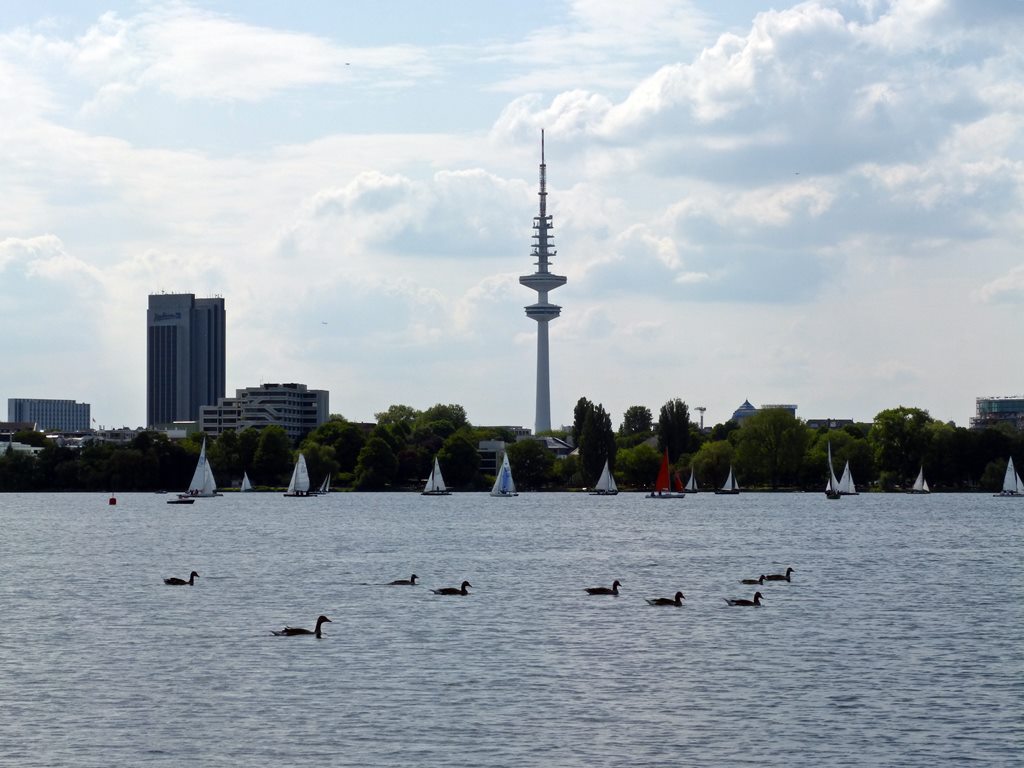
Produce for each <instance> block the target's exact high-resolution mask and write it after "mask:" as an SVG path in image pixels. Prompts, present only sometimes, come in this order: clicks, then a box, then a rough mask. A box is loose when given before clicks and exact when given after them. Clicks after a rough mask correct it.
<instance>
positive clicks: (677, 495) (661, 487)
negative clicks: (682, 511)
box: [647, 449, 686, 499]
mask: <svg viewBox="0 0 1024 768" xmlns="http://www.w3.org/2000/svg"><path fill="white" fill-rule="evenodd" d="M647 498H648V499H685V498H686V492H685V491H683V484H682V483H681V482H680V481H679V476H678V475H676V476H674V477H670V475H669V469H668V449H666V450H665V453H664V454H663V455H662V457H661V468H660V469H659V470H658V477H657V479H656V480H655V481H654V490H653V491H651V492H650V494H648V496H647Z"/></svg>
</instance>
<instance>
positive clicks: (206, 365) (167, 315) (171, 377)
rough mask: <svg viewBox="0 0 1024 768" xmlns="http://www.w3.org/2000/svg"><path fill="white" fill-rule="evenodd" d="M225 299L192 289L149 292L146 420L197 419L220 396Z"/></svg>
mask: <svg viewBox="0 0 1024 768" xmlns="http://www.w3.org/2000/svg"><path fill="white" fill-rule="evenodd" d="M225 318H226V315H225V311H224V299H221V298H214V299H197V298H196V297H195V296H194V295H193V294H190V293H169V294H164V293H162V294H156V295H152V296H150V297H149V309H148V311H147V313H146V326H147V340H146V424H147V425H148V426H151V427H152V426H162V425H167V424H170V423H172V422H175V421H197V420H198V419H199V409H200V408H201V407H202V406H204V405H212V404H214V403H216V402H217V399H218V398H221V397H224V389H225V366H224V359H225Z"/></svg>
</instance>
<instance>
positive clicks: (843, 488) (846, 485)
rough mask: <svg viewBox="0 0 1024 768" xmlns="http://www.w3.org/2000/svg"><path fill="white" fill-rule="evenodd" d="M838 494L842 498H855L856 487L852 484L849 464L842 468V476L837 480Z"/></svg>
mask: <svg viewBox="0 0 1024 768" xmlns="http://www.w3.org/2000/svg"><path fill="white" fill-rule="evenodd" d="M839 492H840V493H841V494H843V496H856V495H857V486H856V485H854V484H853V473H852V472H851V471H850V462H846V466H845V467H843V476H842V478H840V480H839Z"/></svg>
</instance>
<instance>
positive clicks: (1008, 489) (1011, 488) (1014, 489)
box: [1003, 456, 1024, 495]
mask: <svg viewBox="0 0 1024 768" xmlns="http://www.w3.org/2000/svg"><path fill="white" fill-rule="evenodd" d="M1003 493H1004V494H1007V495H1016V494H1019V493H1024V487H1022V486H1021V482H1020V475H1018V474H1017V470H1015V469H1014V468H1013V456H1011V457H1010V460H1009V461H1008V462H1007V463H1006V474H1005V475H1003Z"/></svg>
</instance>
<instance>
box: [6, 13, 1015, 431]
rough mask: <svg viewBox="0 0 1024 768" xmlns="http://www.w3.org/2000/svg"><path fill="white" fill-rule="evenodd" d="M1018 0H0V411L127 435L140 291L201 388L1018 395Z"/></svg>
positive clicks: (696, 402) (139, 390)
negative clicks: (162, 295) (190, 322)
mask: <svg viewBox="0 0 1024 768" xmlns="http://www.w3.org/2000/svg"><path fill="white" fill-rule="evenodd" d="M1021 39H1024V2H1022V1H1021V0H957V1H954V0H914V1H912V2H911V1H907V0H888V1H887V0H810V1H809V2H802V3H787V2H785V0H783V2H780V3H776V4H771V3H767V2H754V1H753V0H732V1H731V2H728V3H722V2H720V0H693V1H692V2H687V1H686V0H674V1H669V0H632V2H631V3H630V4H629V13H624V12H623V6H622V3H621V2H620V1H619V0H563V1H562V2H559V1H557V0H544V2H539V1H537V2H535V1H533V0H519V2H516V3H480V2H470V1H469V0H446V2H443V3H424V2H420V1H419V0H394V1H390V2H379V3H366V2H355V1H354V0H351V1H350V0H338V1H337V2H333V1H328V0H323V1H317V0H309V1H307V2H303V3H298V4H285V3H279V2H276V1H275V2H272V1H271V0H244V1H243V0H237V1H235V0H209V1H208V2H163V1H161V0H151V1H146V2H126V1H118V0H107V1H103V0H73V1H71V0H68V2H58V1H56V0H49V1H47V0H43V1H42V2H35V3H24V2H12V1H11V0H0V115H2V118H0V327H2V329H3V331H2V334H0V339H2V341H0V350H2V353H3V361H4V365H3V369H4V370H3V374H2V375H0V403H5V402H6V399H7V398H11V397H41V398H57V399H72V400H78V401H79V402H88V403H90V404H91V406H92V415H93V417H94V418H95V419H96V421H97V423H98V424H100V425H104V426H108V427H112V426H113V427H116V426H129V427H134V426H142V425H143V424H144V421H145V413H146V394H145V391H146V389H145V387H146V365H145V362H146V307H147V301H148V298H147V297H148V296H149V294H153V293H159V292H161V291H164V292H168V293H171V292H179V293H194V294H196V295H197V296H200V297H205V296H223V297H224V299H225V304H226V308H227V350H228V351H227V388H228V391H227V394H228V395H232V394H233V393H234V390H235V389H237V388H242V387H249V386H258V385H259V384H260V383H264V382H300V383H303V384H306V385H307V386H309V387H310V388H315V389H327V390H329V391H330V406H331V412H332V413H340V414H342V415H344V416H345V417H346V418H348V419H350V420H354V421H370V420H372V419H373V416H374V414H375V413H377V412H380V411H383V410H386V409H387V407H388V406H389V405H392V404H397V403H401V404H406V405H410V406H413V407H415V408H427V407H429V406H431V405H433V404H435V403H458V404H461V405H463V406H464V407H465V408H466V411H467V414H468V416H469V419H470V420H471V421H472V422H473V423H474V424H479V425H492V424H505V425H523V426H527V427H532V426H533V423H534V408H535V402H534V401H535V373H536V324H535V322H534V321H532V320H530V319H528V318H527V317H526V316H525V314H524V312H523V308H524V307H525V306H526V305H527V304H531V303H533V302H534V301H535V300H536V294H535V293H533V292H532V291H530V290H528V289H527V288H525V287H523V286H521V285H519V282H518V278H519V276H520V275H525V274H529V273H531V272H533V271H534V269H535V267H534V264H533V262H534V259H533V258H532V257H531V245H532V240H531V235H532V225H533V217H534V216H535V215H537V206H538V197H537V185H538V165H539V162H540V133H541V130H544V131H545V137H546V161H547V178H548V212H549V213H550V214H552V215H553V217H554V242H555V247H556V249H557V255H556V256H555V257H554V259H553V260H552V263H551V268H552V271H554V272H556V273H558V274H561V275H565V276H567V278H568V283H567V284H566V285H565V286H563V287H561V288H559V289H558V290H557V291H555V292H552V293H551V295H550V300H551V301H552V302H554V303H556V304H559V305H560V306H562V314H561V317H560V318H558V319H557V320H555V321H553V322H551V324H550V337H551V341H550V346H551V418H552V423H553V424H555V425H557V424H569V423H571V422H572V413H573V406H574V405H575V403H576V401H577V400H578V399H579V398H580V397H587V398H588V399H590V400H591V401H593V402H595V403H601V404H602V405H603V406H604V407H605V409H606V410H607V411H608V412H609V413H610V414H611V415H612V419H613V422H614V423H615V424H616V425H617V424H618V423H619V421H620V420H621V417H622V414H623V412H624V411H625V410H626V409H627V408H629V407H630V406H633V405H646V406H647V407H649V408H651V410H652V411H653V412H654V413H655V416H656V415H657V412H658V409H659V408H660V407H661V405H662V404H664V403H665V402H666V401H668V400H670V399H672V398H677V397H678V398H681V399H683V400H684V401H686V403H687V404H688V405H689V406H690V408H691V412H693V410H694V409H696V408H697V407H703V408H706V409H707V410H706V413H705V417H704V418H705V423H706V424H709V425H710V424H716V423H719V422H723V421H725V420H727V419H728V418H729V417H730V416H731V414H732V412H733V411H734V410H735V409H736V408H737V407H738V406H739V405H740V404H741V403H742V402H743V401H744V400H749V401H750V402H751V403H753V404H754V405H763V404H767V403H795V404H796V405H797V406H798V410H797V415H798V416H800V417H802V418H852V419H856V420H859V421H870V420H871V419H872V418H873V417H874V415H875V414H876V413H878V411H880V410H882V409H885V408H893V407H896V406H899V405H906V406H916V407H921V408H925V409H927V410H928V411H929V412H930V413H931V415H932V416H933V417H935V418H937V419H941V420H943V421H950V420H952V421H955V422H956V423H957V424H958V425H962V426H966V424H967V422H968V419H969V417H970V416H972V415H973V414H974V407H975V398H976V397H979V396H991V395H996V396H1008V395H1019V394H1021V393H1022V392H1024V362H1022V355H1021V348H1022V335H1021V329H1022V319H1024V48H1022V47H1021V45H1020V40H1021Z"/></svg>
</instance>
